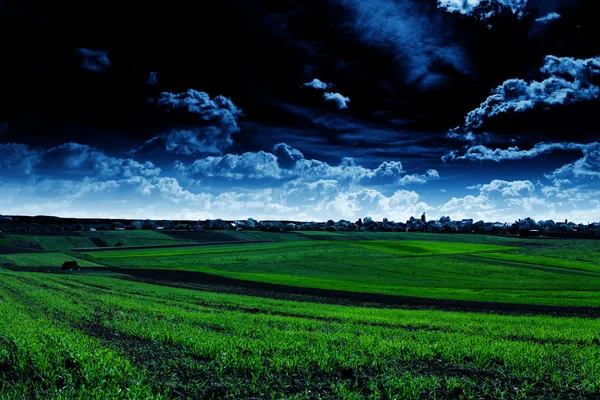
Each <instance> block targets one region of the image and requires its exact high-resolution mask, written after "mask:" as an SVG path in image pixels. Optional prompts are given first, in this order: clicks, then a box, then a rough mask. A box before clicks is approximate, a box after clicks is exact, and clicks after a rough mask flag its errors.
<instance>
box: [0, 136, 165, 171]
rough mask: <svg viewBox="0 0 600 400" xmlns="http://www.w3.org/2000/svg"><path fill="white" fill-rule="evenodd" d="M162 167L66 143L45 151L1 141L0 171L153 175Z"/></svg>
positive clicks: (85, 146) (89, 147) (81, 145)
mask: <svg viewBox="0 0 600 400" xmlns="http://www.w3.org/2000/svg"><path fill="white" fill-rule="evenodd" d="M160 172H161V169H160V168H158V167H156V166H155V165H154V164H152V162H150V161H146V162H144V163H140V162H138V161H135V160H133V159H131V158H118V157H111V156H108V155H106V154H105V153H104V152H102V151H101V150H98V149H96V148H94V147H91V146H88V145H83V144H78V143H65V144H62V145H60V146H56V147H53V148H51V149H48V150H43V149H36V148H30V147H29V146H27V145H24V144H18V143H7V144H0V174H1V175H15V176H16V175H29V176H31V177H32V178H35V177H37V176H40V175H50V176H55V175H56V176H65V175H70V176H80V177H84V176H89V177H93V178H100V179H105V178H108V177H131V176H137V175H141V176H156V175H158V174H160Z"/></svg>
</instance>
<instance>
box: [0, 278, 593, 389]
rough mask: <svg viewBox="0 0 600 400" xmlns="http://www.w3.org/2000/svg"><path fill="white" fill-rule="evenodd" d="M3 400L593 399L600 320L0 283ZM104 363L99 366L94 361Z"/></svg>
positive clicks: (142, 288)
mask: <svg viewBox="0 0 600 400" xmlns="http://www.w3.org/2000/svg"><path fill="white" fill-rule="evenodd" d="M0 297H1V298H2V300H3V302H1V303H0V310H1V312H2V315H6V316H9V317H10V318H3V319H0V365H3V366H6V367H5V368H3V369H2V370H1V371H0V374H1V376H2V379H1V380H0V382H2V383H1V385H2V387H1V388H0V389H1V392H2V394H3V396H5V398H17V397H21V396H27V397H44V398H49V397H53V398H59V397H61V396H62V398H75V397H76V396H79V397H80V398H83V397H85V398H98V396H100V393H102V395H104V396H105V397H106V396H107V395H110V397H111V398H119V397H123V398H126V397H127V396H129V397H127V398H156V397H159V396H161V395H163V396H166V397H170V398H187V397H190V398H211V397H212V398H231V399H233V398H295V399H311V398H315V396H317V397H320V398H325V399H338V398H372V399H380V398H385V399H393V398H402V399H423V398H511V399H512V398H595V397H598V396H599V395H600V391H599V390H600V379H599V376H600V364H598V362H597V360H598V359H600V347H599V346H598V345H597V343H598V341H599V340H600V336H599V332H600V322H599V321H598V320H597V319H581V318H557V317H551V316H535V317H534V316H500V315H490V314H475V313H457V312H442V311H423V310H421V311H418V310H390V309H377V308H360V307H348V306H334V305H323V304H314V303H302V302H291V301H282V300H271V299H262V298H258V297H247V296H239V295H230V294H216V293H206V292H199V291H193V290H184V289H178V288H171V287H161V286H153V285H148V284H142V283H137V282H131V281H122V280H119V279H116V278H109V277H97V276H93V277H92V276H77V275H43V274H15V273H6V272H1V271H0ZM92 360H93V362H92Z"/></svg>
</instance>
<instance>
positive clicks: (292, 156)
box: [273, 143, 304, 168]
mask: <svg viewBox="0 0 600 400" xmlns="http://www.w3.org/2000/svg"><path fill="white" fill-rule="evenodd" d="M273 154H274V155H275V156H276V157H277V161H278V162H279V165H281V166H282V167H283V168H290V167H292V166H294V165H295V164H296V163H297V162H298V161H300V160H302V159H304V154H302V152H301V151H300V150H298V149H295V148H293V147H292V146H290V145H289V144H286V143H278V144H276V145H275V146H273Z"/></svg>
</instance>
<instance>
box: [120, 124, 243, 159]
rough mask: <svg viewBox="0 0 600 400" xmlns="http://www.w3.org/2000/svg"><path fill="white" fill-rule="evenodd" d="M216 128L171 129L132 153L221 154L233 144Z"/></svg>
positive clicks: (226, 135) (229, 138)
mask: <svg viewBox="0 0 600 400" xmlns="http://www.w3.org/2000/svg"><path fill="white" fill-rule="evenodd" d="M224 133H225V132H224V131H222V130H220V129H219V128H218V127H215V126H209V127H205V128H189V129H173V130H172V131H171V132H169V133H164V134H162V135H158V136H155V137H153V138H152V139H150V140H148V141H146V142H145V143H144V144H143V145H142V146H140V147H139V148H137V149H134V150H133V151H132V152H133V153H156V152H158V153H162V152H169V153H174V154H179V155H186V156H191V155H194V154H221V153H222V152H223V150H224V149H225V148H227V147H229V146H231V145H232V144H233V140H232V138H231V136H229V135H228V134H227V133H225V134H224Z"/></svg>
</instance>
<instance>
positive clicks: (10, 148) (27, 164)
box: [0, 143, 42, 176]
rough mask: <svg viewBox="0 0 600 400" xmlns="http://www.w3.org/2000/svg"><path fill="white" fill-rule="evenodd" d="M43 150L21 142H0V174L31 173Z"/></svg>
mask: <svg viewBox="0 0 600 400" xmlns="http://www.w3.org/2000/svg"><path fill="white" fill-rule="evenodd" d="M41 154H42V153H41V152H40V151H39V150H36V149H32V148H30V147H29V146H27V145H24V144H19V143H4V144H2V143H0V176H13V175H17V176H18V175H22V174H24V175H30V174H31V173H32V172H33V167H34V166H35V165H36V164H37V163H38V162H39V161H40V157H41Z"/></svg>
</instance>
